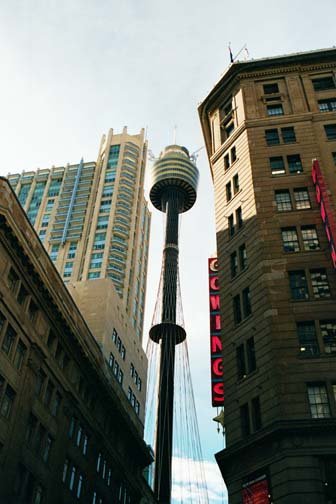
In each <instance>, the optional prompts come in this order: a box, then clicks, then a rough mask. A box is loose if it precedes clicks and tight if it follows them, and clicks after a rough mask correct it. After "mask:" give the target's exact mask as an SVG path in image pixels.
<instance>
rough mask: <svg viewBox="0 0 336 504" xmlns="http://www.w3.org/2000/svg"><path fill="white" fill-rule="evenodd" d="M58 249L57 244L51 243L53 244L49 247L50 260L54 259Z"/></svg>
mask: <svg viewBox="0 0 336 504" xmlns="http://www.w3.org/2000/svg"><path fill="white" fill-rule="evenodd" d="M58 251H59V245H53V246H52V247H51V252H50V259H51V260H52V261H56V259H57V254H58Z"/></svg>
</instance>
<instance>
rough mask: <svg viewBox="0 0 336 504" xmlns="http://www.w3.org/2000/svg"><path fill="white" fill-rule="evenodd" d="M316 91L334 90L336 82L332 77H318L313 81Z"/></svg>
mask: <svg viewBox="0 0 336 504" xmlns="http://www.w3.org/2000/svg"><path fill="white" fill-rule="evenodd" d="M312 83H313V86H314V89H315V91H325V90H326V89H334V88H335V82H334V79H333V78H332V77H318V78H316V79H312Z"/></svg>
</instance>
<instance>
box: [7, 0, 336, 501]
mask: <svg viewBox="0 0 336 504" xmlns="http://www.w3.org/2000/svg"><path fill="white" fill-rule="evenodd" d="M335 19H336V2H335V1H334V0H323V1H322V2H316V1H315V0H305V1H304V0H282V1H281V2H270V1H269V0H267V1H266V0H254V1H253V2H251V1H247V0H235V1H234V2H228V1H227V0H208V2H205V1H203V0H202V1H200V0H170V1H169V2H162V0H136V1H135V0H122V1H121V2H120V1H119V2H116V1H115V0H90V1H89V0H1V2H0V65H1V79H0V139H1V163H0V175H6V174H7V173H15V172H20V171H22V170H35V169H36V168H47V167H50V166H51V165H64V164H65V163H67V162H70V163H75V162H78V161H79V160H80V158H81V157H82V156H83V157H84V160H86V161H91V160H95V159H96V156H97V153H98V146H99V141H100V138H101V135H102V134H103V133H105V132H107V131H108V129H109V128H111V127H112V128H114V130H115V131H116V132H119V131H120V130H121V129H122V127H123V126H124V125H127V126H128V130H129V132H130V133H134V134H136V133H138V132H139V130H140V128H142V127H144V128H146V129H147V138H148V142H149V148H150V149H151V150H152V152H153V153H154V155H155V156H158V155H159V153H160V151H161V150H162V149H163V148H164V147H165V145H167V144H170V143H173V132H174V129H176V141H177V143H179V144H182V145H185V146H186V147H187V148H188V149H189V150H190V152H194V151H196V150H197V149H199V148H201V147H202V146H203V145H204V143H203V138H202V134H201V129H200V124H199V120H198V114H197V105H198V104H199V103H200V102H201V101H202V99H203V98H204V97H205V96H206V95H207V94H208V92H209V91H210V90H211V88H212V87H213V85H214V84H215V83H216V82H217V81H218V79H219V78H220V76H221V74H222V73H223V72H224V71H225V69H226V68H227V66H228V65H229V53H228V44H229V43H230V42H231V47H232V52H233V55H235V54H237V53H238V51H239V50H240V48H241V47H242V46H243V45H244V44H247V48H248V51H249V57H250V58H261V57H268V56H274V55H280V54H286V53H291V52H298V51H306V50H312V49H321V48H327V47H332V46H334V45H336V40H335ZM199 154H200V155H199V157H198V162H197V164H198V168H199V170H200V184H199V191H198V200H197V203H196V205H195V206H194V208H193V209H192V210H190V211H189V212H188V213H187V214H185V215H184V216H183V222H182V228H181V246H180V274H181V286H182V298H183V305H184V316H185V325H186V330H187V335H188V336H187V337H188V342H189V353H190V365H191V370H192V375H193V383H194V390H195V399H196V408H197V411H198V418H199V426H200V431H201V441H202V447H203V455H204V458H205V460H206V471H207V475H208V480H209V495H210V499H209V502H210V503H222V502H226V497H225V492H224V490H223V486H222V483H221V481H222V480H221V477H220V476H219V473H218V470H217V467H216V464H215V461H214V453H216V452H218V451H220V450H221V449H222V448H223V446H224V445H223V442H224V439H223V436H222V434H221V433H219V434H218V433H217V431H216V424H215V423H214V422H213V421H212V418H213V416H215V415H216V411H215V410H214V409H213V408H211V399H210V369H209V361H210V357H209V313H208V284H207V258H208V257H209V256H210V255H212V254H213V253H214V252H215V249H216V245H215V225H214V208H213V190H212V185H211V177H210V171H209V164H208V160H207V157H206V154H205V151H204V149H203V150H201V151H200V153H199ZM150 166H151V165H150V163H149V164H148V168H150ZM162 227H163V226H162V216H161V215H160V214H159V215H158V212H157V211H155V210H154V211H153V219H152V233H151V247H150V258H149V277H148V290H147V307H146V322H145V327H146V332H148V329H149V326H150V320H151V317H152V313H153V310H154V303H155V297H156V292H157V288H158V282H159V274H160V266H161V248H162V240H163V238H162Z"/></svg>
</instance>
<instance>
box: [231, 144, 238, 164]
mask: <svg viewBox="0 0 336 504" xmlns="http://www.w3.org/2000/svg"><path fill="white" fill-rule="evenodd" d="M230 156H231V164H232V163H234V162H235V161H236V159H237V152H236V147H232V149H231V150H230Z"/></svg>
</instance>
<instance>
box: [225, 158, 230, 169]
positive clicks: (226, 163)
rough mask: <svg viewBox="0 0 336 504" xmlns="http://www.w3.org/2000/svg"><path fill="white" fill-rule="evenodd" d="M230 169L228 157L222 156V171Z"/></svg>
mask: <svg viewBox="0 0 336 504" xmlns="http://www.w3.org/2000/svg"><path fill="white" fill-rule="evenodd" d="M229 168H230V156H229V154H226V155H225V156H224V170H228V169H229Z"/></svg>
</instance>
